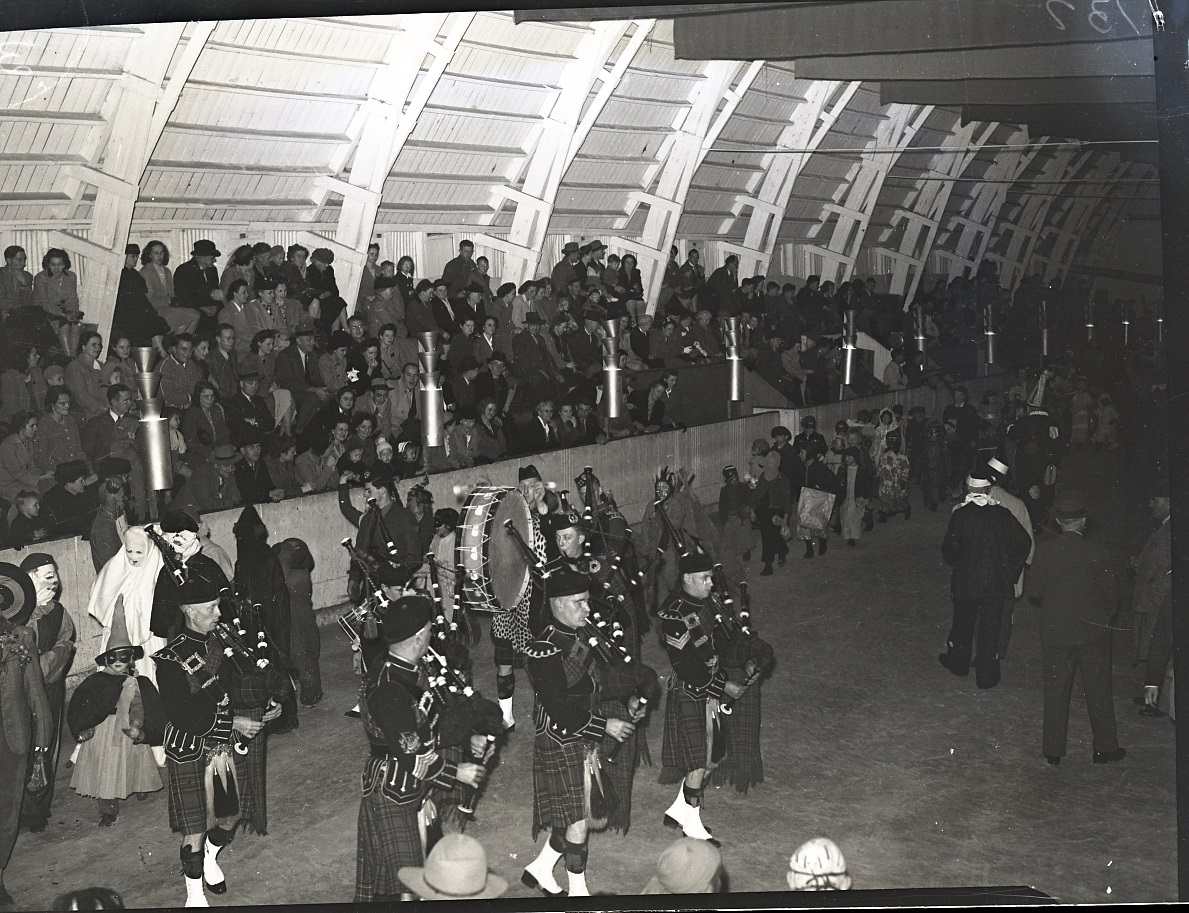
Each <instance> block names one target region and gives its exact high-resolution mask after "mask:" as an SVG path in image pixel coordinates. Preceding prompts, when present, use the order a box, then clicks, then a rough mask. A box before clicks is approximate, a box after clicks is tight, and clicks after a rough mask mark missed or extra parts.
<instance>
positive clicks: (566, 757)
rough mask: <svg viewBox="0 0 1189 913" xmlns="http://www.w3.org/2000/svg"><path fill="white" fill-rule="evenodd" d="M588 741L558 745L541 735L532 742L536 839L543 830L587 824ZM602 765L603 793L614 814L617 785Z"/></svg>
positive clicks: (616, 804) (534, 835)
mask: <svg viewBox="0 0 1189 913" xmlns="http://www.w3.org/2000/svg"><path fill="white" fill-rule="evenodd" d="M589 748H590V743H589V742H587V741H584V740H583V741H576V742H570V743H568V744H566V745H559V744H558V743H557V742H555V741H554V740H553V739H551V738H550V737H549V736H547V735H542V734H538V735H537V737H536V740H535V741H534V742H533V840H536V839H537V835H538V834H539V833H540V832H541V831H543V830H549V829H552V828H555V827H560V828H566V827H569V826H570V825H571V824H573V823H574V822H576V821H587V820H588V819H587V817H586V796H585V784H584V775H583V771H584V766H585V761H586V752H587V751H588V750H589ZM608 766H609V765H606V764H604V765H603V791H604V795H605V796H606V799H607V803H608V804H609V805H610V807H611V814H612V815H614V814H615V809H616V807H617V806H618V804H619V803H618V801H617V799H618V797H617V795H616V792H615V784H614V782H612V781H611V779H610V777H609V776H608V775H607V767H608Z"/></svg>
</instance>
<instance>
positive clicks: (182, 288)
mask: <svg viewBox="0 0 1189 913" xmlns="http://www.w3.org/2000/svg"><path fill="white" fill-rule="evenodd" d="M220 256H222V255H221V253H220V252H219V249H218V248H217V247H215V243H214V242H213V241H208V240H207V239H205V238H203V239H201V240H198V241H195V242H194V248H193V250H191V251H190V259H189V260H187V261H186V262H185V263H183V264H182V265H181V266H179V267H178V268H177V269H176V270H174V273H173V294H174V298H175V299H176V301H177V304H178V307H185V308H191V309H193V310H195V311H197V312H198V314H199V315H200V316H199V320H198V326H197V327H196V333H198V334H200V335H203V336H208V335H210V334H211V333H212V332H213V331H214V329H215V315H216V314H217V313H218V311H219V308H220V307H222V304H223V291H222V289H221V288H220V285H219V271H218V270H217V269H215V259H216V258H217V257H220Z"/></svg>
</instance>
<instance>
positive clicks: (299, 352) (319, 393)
mask: <svg viewBox="0 0 1189 913" xmlns="http://www.w3.org/2000/svg"><path fill="white" fill-rule="evenodd" d="M276 379H277V386H278V387H280V388H281V389H283V390H288V391H289V394H290V395H291V396H292V397H293V401H294V403H296V405H297V419H296V420H295V422H294V431H295V432H300V431H302V430H303V429H304V428H305V427H306V425H307V424H309V421H310V419H311V418H313V417H314V415H315V413H317V411H318V409H319V407H321V405H322V404H323V403H325V402H326V401H327V400H328V399H330V389H329V388H328V387H327V385H326V381H325V379H324V378H323V377H322V369H321V368H320V367H319V364H318V356H317V354H315V352H314V323H313V321H312V320H303V321H301V322H300V323H298V325H297V327H296V328H295V329H294V330H293V345H291V346H288V347H287V348H286V349H284V350H283V351H282V352H281V353H280V354H279V355H277V367H276Z"/></svg>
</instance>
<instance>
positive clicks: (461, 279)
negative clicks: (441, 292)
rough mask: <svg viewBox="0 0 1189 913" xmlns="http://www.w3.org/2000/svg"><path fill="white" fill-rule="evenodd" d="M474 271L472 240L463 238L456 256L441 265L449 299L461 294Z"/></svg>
mask: <svg viewBox="0 0 1189 913" xmlns="http://www.w3.org/2000/svg"><path fill="white" fill-rule="evenodd" d="M474 272H475V244H474V242H473V241H469V240H463V241H460V242H459V244H458V256H457V257H455V258H453V259H452V260H449V261H447V263H446V265H445V266H444V267H442V279H443V280H445V282H446V294H447V295H449V296H450V298H451V299H454V298H457V297H458V296H459V295H461V294H462V293H463V292H464V291H466V288H467V286H468V285H470V284H471V276H472V275H474Z"/></svg>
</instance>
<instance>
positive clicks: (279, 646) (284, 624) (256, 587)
mask: <svg viewBox="0 0 1189 913" xmlns="http://www.w3.org/2000/svg"><path fill="white" fill-rule="evenodd" d="M232 531H233V532H234V533H235V549H236V555H235V577H234V579H233V580H232V585H233V586H234V587H235V592H236V593H237V594H239V595H240V596H246V597H247V598H249V599H251V601H252V603H253V604H254V605H258V606H260V613H261V619H262V621H263V623H264V629H265V630H266V631H267V632H268V634H269V637H270V640H271V644H272V647H273V650H274V651H275V652H274V655H273V657H272V662H273V664H274V665H275V666H276V667H277V668H278V669H280V670H282V671H283V672H285V673H289V672H291V671H293V662H292V660H291V658H290V656H289V643H290V640H291V635H290V628H291V624H292V622H291V619H290V615H289V587H288V585H287V583H286V581H285V572H284V570H283V569H282V567H281V562H280V561H278V560H277V556H276V555H275V554H273V551H272V549H271V548H269V546H268V527H267V526H265V525H264V521H263V520H261V519H260V514H259V513H257V512H256V508H255V507H253V506H252V505H251V504H249V505H248V506H247V507H245V508H244V509H243V510H242V511H241V512H240V515H239V519H238V520H236V521H235V526H234V527H233V528H232ZM280 703H281V716H280V718H279V719H277V720H276V721H275V722H273V723H270V724H269V726H268V733H269V735H280V734H281V733H285V732H290V731H291V730H294V729H296V728H297V726H298V720H297V695H296V693H295V692H294V691H293V689H292V688H289V689H287V690H286V694H285V698H284V699H283V700H282V701H281V702H280Z"/></svg>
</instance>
